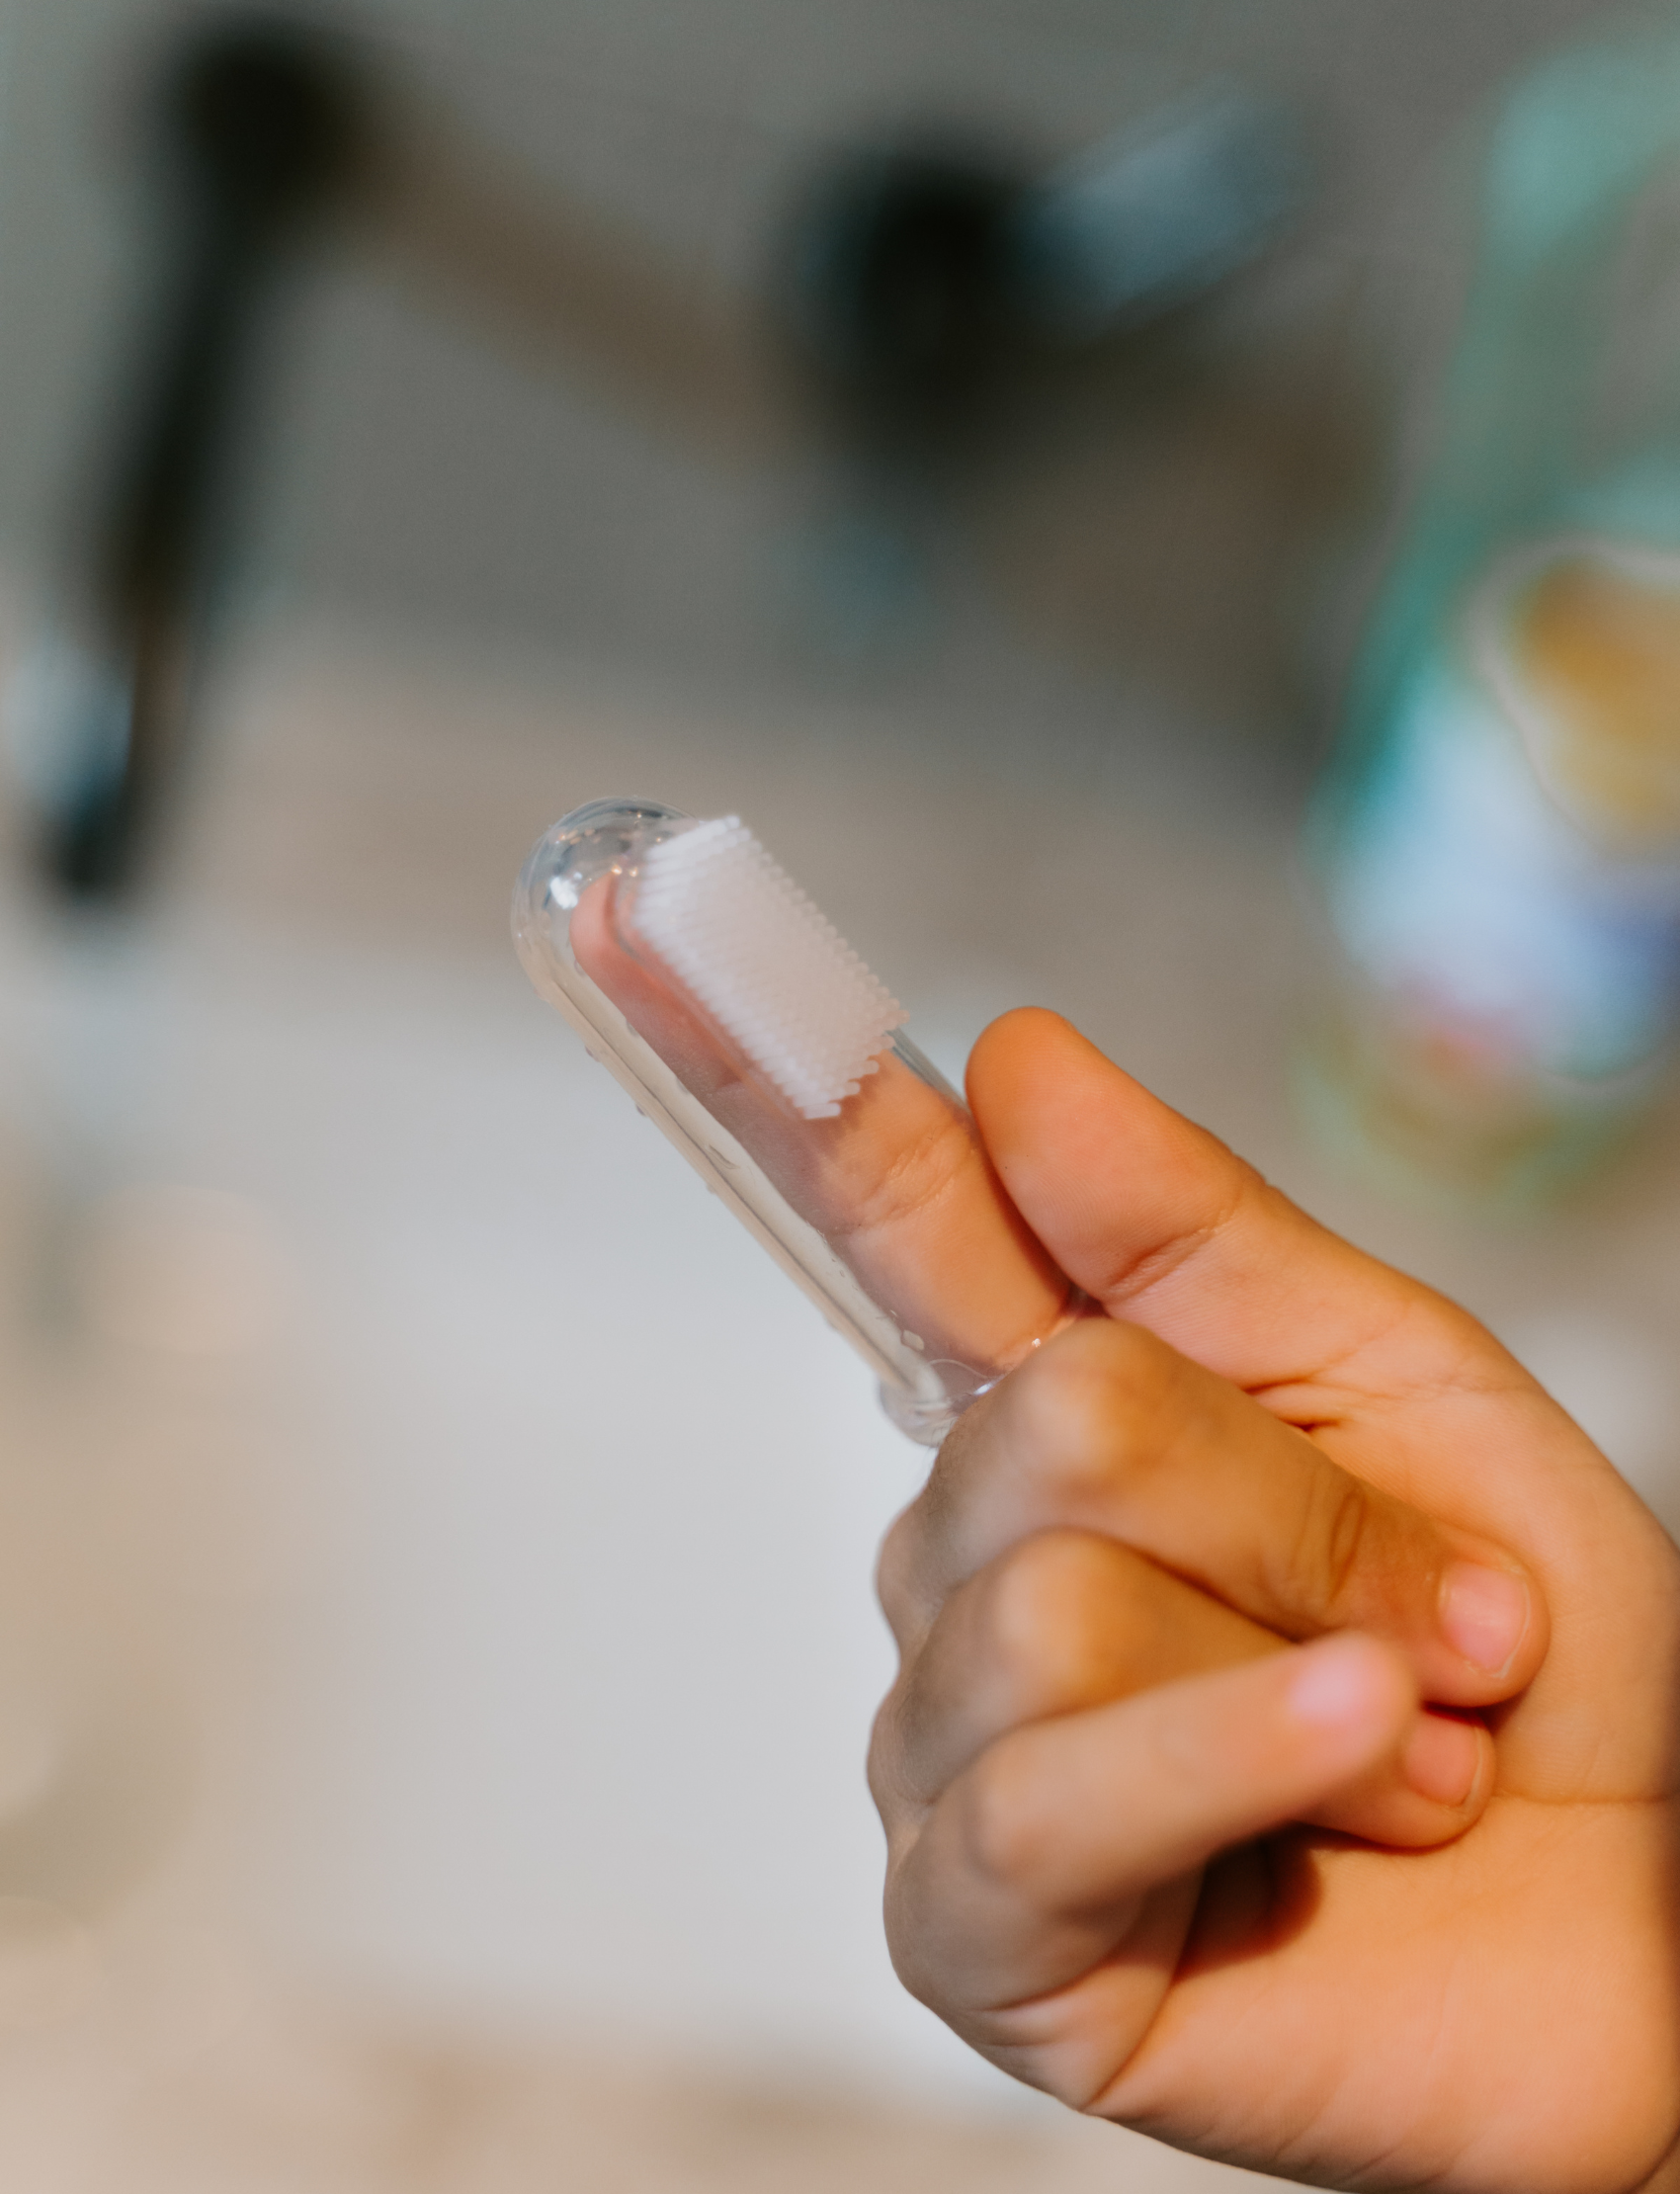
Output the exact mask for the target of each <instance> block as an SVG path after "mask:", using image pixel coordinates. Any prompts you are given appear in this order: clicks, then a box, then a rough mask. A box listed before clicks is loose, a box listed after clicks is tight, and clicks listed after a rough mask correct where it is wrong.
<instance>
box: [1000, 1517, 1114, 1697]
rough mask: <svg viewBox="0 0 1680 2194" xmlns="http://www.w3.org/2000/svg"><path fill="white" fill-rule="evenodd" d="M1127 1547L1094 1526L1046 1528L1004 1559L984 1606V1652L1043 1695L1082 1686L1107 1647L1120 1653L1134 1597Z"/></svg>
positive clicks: (1070, 1691)
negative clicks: (1118, 1641)
mask: <svg viewBox="0 0 1680 2194" xmlns="http://www.w3.org/2000/svg"><path fill="white" fill-rule="evenodd" d="M1124 1559H1125V1558H1124V1556H1123V1554H1122V1551H1121V1550H1120V1549H1119V1548H1117V1547H1115V1546H1113V1545H1112V1544H1111V1543H1110V1542H1108V1541H1106V1540H1102V1539H1098V1538H1096V1537H1095V1536H1093V1535H1092V1534H1090V1533H1088V1532H1080V1531H1069V1530H1066V1529H1060V1530H1054V1531H1046V1532H1040V1533H1038V1534H1037V1535H1036V1536H1035V1537H1033V1538H1031V1539H1026V1540H1023V1541H1022V1542H1021V1544H1020V1545H1019V1546H1018V1547H1016V1548H1014V1549H1013V1550H1012V1551H1011V1552H1010V1554H1009V1555H1007V1556H1006V1557H1005V1558H1004V1559H1003V1560H1001V1561H998V1562H997V1563H996V1564H995V1565H994V1568H993V1571H992V1573H991V1575H990V1577H989V1578H988V1580H987V1588H986V1594H985V1600H984V1605H983V1607H982V1609H981V1611H980V1627H981V1632H982V1642H983V1643H982V1653H983V1656H984V1657H985V1658H986V1659H988V1660H990V1661H991V1662H992V1663H993V1664H994V1665H996V1666H1000V1667H1003V1668H1005V1669H1008V1670H1009V1671H1011V1672H1012V1673H1013V1674H1014V1675H1015V1676H1016V1678H1017V1680H1018V1682H1025V1683H1026V1684H1027V1685H1028V1686H1029V1687H1030V1689H1031V1691H1032V1693H1033V1695H1034V1697H1035V1698H1037V1699H1041V1700H1043V1699H1052V1700H1053V1699H1055V1698H1060V1697H1064V1696H1068V1695H1070V1694H1074V1693H1078V1692H1080V1691H1081V1690H1082V1689H1083V1687H1084V1681H1085V1678H1086V1676H1087V1674H1088V1672H1089V1669H1090V1667H1091V1664H1092V1661H1093V1658H1094V1657H1095V1655H1096V1653H1097V1650H1098V1647H1099V1645H1107V1646H1108V1652H1107V1654H1106V1655H1105V1658H1112V1655H1113V1649H1114V1635H1115V1633H1116V1632H1118V1631H1119V1630H1121V1629H1122V1628H1123V1627H1124V1626H1125V1624H1126V1619H1127V1616H1128V1613H1129V1608H1130V1603H1129V1601H1128V1599H1127V1596H1126V1594H1125V1593H1124V1591H1117V1582H1118V1581H1119V1580H1117V1576H1116V1571H1117V1568H1118V1567H1119V1566H1120V1565H1121V1564H1122V1562H1123V1561H1124Z"/></svg>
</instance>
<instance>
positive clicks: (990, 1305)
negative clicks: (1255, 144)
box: [570, 878, 1073, 1374]
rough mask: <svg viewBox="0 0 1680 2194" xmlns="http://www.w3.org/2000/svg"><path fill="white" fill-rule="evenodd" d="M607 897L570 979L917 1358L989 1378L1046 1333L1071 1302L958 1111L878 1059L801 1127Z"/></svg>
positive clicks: (581, 924)
mask: <svg viewBox="0 0 1680 2194" xmlns="http://www.w3.org/2000/svg"><path fill="white" fill-rule="evenodd" d="M613 888H614V880H613V879H612V878H603V879H602V880H601V881H600V882H599V883H597V884H595V885H592V886H590V887H589V889H588V890H586V891H585V892H584V893H583V895H582V897H581V899H580V900H579V902H578V905H577V908H576V910H575V912H574V913H573V915H572V919H571V930H570V938H571V946H572V950H573V952H574V954H575V955H576V958H577V961H578V965H579V966H580V967H581V968H582V969H583V971H584V972H585V974H587V975H588V976H589V977H590V979H591V980H592V981H593V982H594V983H595V984H596V985H597V986H598V987H599V988H600V989H601V990H603V991H604V992H605V993H606V994H607V996H608V997H609V998H611V999H612V1001H613V1002H614V1004H615V1005H617V1006H618V1008H619V1010H620V1011H621V1012H622V1013H623V1014H624V1016H625V1018H626V1019H627V1020H628V1021H629V1022H630V1026H631V1027H632V1028H633V1029H634V1030H635V1031H636V1033H637V1034H638V1035H639V1036H641V1037H642V1038H644V1039H645V1040H646V1042H647V1043H649V1044H650V1045H651V1046H652V1047H653V1049H654V1050H655V1051H656V1052H657V1053H658V1054H659V1055H660V1056H661V1058H663V1059H664V1060H665V1062H666V1064H667V1065H669V1066H670V1067H672V1068H673V1070H674V1071H675V1072H676V1073H677V1074H678V1075H679V1076H680V1078H681V1079H682V1081H683V1082H684V1084H685V1085H686V1086H687V1088H688V1089H689V1090H691V1091H692V1092H693V1094H694V1095H695V1096H696V1097H698V1098H699V1099H700V1101H701V1103H702V1104H703V1105H704V1106H705V1107H706V1109H707V1110H708V1111H709V1112H710V1113H711V1114H712V1116H713V1118H714V1120H716V1121H717V1122H718V1123H719V1125H720V1126H722V1127H724V1128H726V1129H727V1130H728V1131H729V1133H730V1134H731V1135H732V1136H734V1138H735V1139H736V1140H737V1141H739V1142H740V1143H741V1144H742V1145H743V1146H744V1148H746V1149H747V1150H748V1151H749V1152H750V1153H751V1155H752V1156H753V1157H754V1158H755V1159H756V1160H757V1162H758V1163H759V1165H761V1166H762V1167H763V1169H764V1171H765V1172H766V1173H767V1174H768V1175H769V1177H770V1179H771V1181H772V1182H773V1183H774V1185H775V1186H776V1187H777V1188H778V1189H779V1190H780V1191H781V1193H782V1194H783V1195H784V1196H785V1197H786V1198H787V1200H788V1202H789V1204H790V1205H791V1206H792V1207H793V1209H794V1210H795V1211H796V1212H797V1213H798V1216H799V1217H800V1218H801V1219H803V1220H805V1221H807V1222H808V1224H811V1225H812V1226H814V1227H815V1228H816V1230H817V1231H818V1233H820V1234H821V1235H822V1236H823V1237H824V1239H825V1240H826V1241H827V1242H828V1243H829V1245H830V1247H831V1248H832V1249H833V1250H834V1251H835V1253H836V1254H837V1255H838V1256H839V1257H840V1258H841V1259H842V1261H843V1262H844V1263H845V1264H846V1265H847V1266H849V1267H850V1269H851V1270H852V1271H853V1272H854V1273H855V1274H856V1275H857V1277H858V1278H859V1280H860V1281H862V1283H863V1285H864V1287H865V1289H866V1290H867V1291H868V1293H869V1294H870V1296H871V1297H872V1299H873V1300H874V1301H875V1302H876V1303H878V1304H880V1305H881V1307H882V1308H884V1309H887V1310H890V1311H891V1312H892V1314H893V1315H894V1316H895V1317H896V1318H897V1319H898V1321H899V1323H900V1324H901V1325H902V1326H904V1327H906V1328H908V1330H910V1331H911V1332H913V1333H915V1334H916V1335H917V1336H918V1338H919V1340H920V1342H921V1343H922V1344H923V1346H924V1347H925V1349H926V1352H927V1354H928V1356H929V1357H930V1358H933V1359H936V1360H937V1359H941V1358H947V1359H954V1360H955V1361H957V1362H959V1363H962V1364H966V1365H969V1366H970V1367H974V1368H984V1369H985V1370H986V1371H987V1373H988V1374H995V1372H996V1371H998V1370H999V1369H1002V1368H1007V1367H1008V1366H1010V1365H1012V1364H1014V1363H1016V1362H1018V1361H1019V1360H1020V1359H1021V1358H1022V1357H1023V1356H1025V1355H1026V1354H1027V1353H1028V1352H1029V1351H1030V1350H1031V1349H1032V1348H1033V1346H1034V1344H1035V1343H1036V1342H1038V1341H1039V1340H1041V1339H1043V1338H1044V1337H1045V1336H1046V1335H1047V1334H1048V1333H1050V1332H1051V1331H1052V1330H1054V1328H1055V1327H1056V1325H1057V1324H1058V1323H1059V1322H1060V1321H1061V1319H1062V1318H1063V1315H1064V1313H1065V1312H1066V1310H1067V1308H1068V1304H1069V1300H1070V1298H1071V1297H1072V1294H1073V1291H1072V1289H1071V1288H1070V1286H1069V1284H1068V1281H1067V1279H1066V1277H1065V1275H1064V1274H1063V1273H1062V1272H1061V1271H1060V1270H1059V1268H1058V1267H1057V1266H1056V1264H1055V1261H1054V1259H1053V1258H1052V1257H1051V1256H1050V1253H1049V1252H1048V1251H1047V1250H1046V1249H1045V1248H1044V1247H1043V1245H1042V1244H1041V1243H1040V1242H1039V1240H1038V1239H1037V1237H1036V1236H1035V1235H1034V1234H1033V1232H1032V1231H1031V1229H1030V1228H1029V1227H1028V1226H1027V1224H1026V1223H1025V1222H1024V1221H1023V1219H1022V1218H1021V1216H1020V1214H1019V1213H1018V1212H1017V1211H1016V1209H1015V1207H1014V1205H1013V1204H1012V1203H1011V1202H1010V1200H1009V1197H1008V1195H1007V1194H1006V1193H1005V1191H1004V1189H1003V1187H1002V1185H1001V1183H1000V1182H999V1180H998V1177H997V1174H996V1171H995V1170H994V1168H993V1166H992V1164H991V1161H990V1159H989V1158H988V1156H987V1154H986V1151H985V1148H984V1145H983V1143H982V1141H981V1139H980V1138H979V1135H978V1134H977V1132H976V1130H975V1127H974V1123H973V1120H972V1118H971V1117H970V1116H969V1114H968V1113H967V1112H966V1110H965V1108H964V1107H963V1105H962V1103H961V1102H960V1101H959V1100H958V1099H956V1097H955V1096H954V1095H953V1094H952V1093H951V1092H949V1091H948V1090H945V1089H943V1088H936V1087H934V1086H933V1085H932V1084H931V1083H929V1082H928V1081H925V1080H923V1079H922V1078H921V1077H920V1076H919V1075H918V1074H917V1073H916V1072H915V1071H914V1070H913V1069H912V1068H911V1067H910V1066H909V1065H907V1064H906V1063H905V1062H904V1060H903V1059H901V1058H899V1057H898V1056H896V1055H894V1054H893V1053H891V1052H890V1051H888V1052H886V1053H885V1054H883V1055H882V1057H881V1059H880V1061H879V1067H878V1070H877V1071H875V1072H873V1073H871V1074H869V1075H867V1076H866V1077H865V1078H864V1080H863V1081H862V1082H861V1084H860V1086H859V1087H858V1089H857V1091H856V1094H855V1095H853V1096H851V1097H848V1098H847V1099H846V1101H845V1103H844V1104H843V1105H842V1106H841V1107H840V1110H839V1113H838V1116H837V1117H835V1118H833V1119H828V1120H809V1119H803V1118H800V1117H799V1116H798V1115H797V1114H796V1113H794V1112H793V1111H792V1110H791V1109H789V1108H786V1107H784V1106H783V1105H781V1104H780V1103H778V1102H777V1100H776V1098H775V1097H774V1096H773V1095H772V1094H771V1093H770V1092H769V1091H768V1090H767V1089H766V1088H764V1087H763V1086H762V1085H761V1084H760V1083H759V1081H758V1080H757V1079H756V1078H755V1077H754V1075H753V1074H752V1073H751V1071H750V1070H749V1069H748V1067H747V1066H746V1063H745V1062H744V1060H742V1059H740V1058H739V1057H737V1056H736V1055H735V1054H734V1053H733V1051H732V1050H731V1048H730V1047H729V1045H728V1043H727V1042H726V1041H725V1039H724V1038H723V1037H722V1036H721V1035H720V1034H719V1033H718V1032H717V1031H716V1030H714V1028H713V1027H712V1026H711V1024H710V1023H709V1022H708V1021H707V1020H706V1019H704V1018H703V1017H702V1016H701V1015H700V1014H699V1013H698V1012H697V1011H696V1010H695V1009H694V1008H693V1007H691V1006H690V1005H689V1004H688V1003H687V1002H686V1000H685V999H684V997H683V996H682V995H681V994H680V993H679V992H678V991H677V989H676V988H675V987H674V986H673V984H672V982H671V980H670V979H669V978H668V977H667V976H666V974H665V973H664V971H663V970H662V969H661V968H659V967H658V966H656V965H653V964H650V963H649V962H648V961H645V960H642V959H640V958H638V957H637V956H636V954H635V953H634V952H632V951H631V950H630V948H629V947H628V946H627V944H626V943H625V941H624V939H623V938H622V937H621V936H620V934H619V931H618V928H617V926H616V924H615V922H614V921H613V919H612V896H611V894H612V890H613Z"/></svg>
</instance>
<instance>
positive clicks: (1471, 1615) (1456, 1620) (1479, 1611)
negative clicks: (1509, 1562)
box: [1441, 1561, 1529, 1676]
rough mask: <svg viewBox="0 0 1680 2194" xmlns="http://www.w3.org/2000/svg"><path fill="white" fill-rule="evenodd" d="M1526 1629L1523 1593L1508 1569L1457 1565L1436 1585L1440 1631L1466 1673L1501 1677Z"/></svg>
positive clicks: (1522, 1583)
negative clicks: (1470, 1670) (1476, 1671)
mask: <svg viewBox="0 0 1680 2194" xmlns="http://www.w3.org/2000/svg"><path fill="white" fill-rule="evenodd" d="M1528 1627H1529V1588H1528V1585H1527V1584H1526V1583H1525V1581H1524V1580H1523V1579H1522V1578H1521V1577H1518V1576H1513V1575H1512V1573H1511V1571H1510V1570H1509V1569H1483V1568H1481V1567H1479V1566H1478V1565H1477V1564H1475V1563H1472V1562H1469V1561H1461V1562H1460V1563H1458V1564H1457V1566H1456V1567H1454V1568H1451V1569H1449V1570H1448V1571H1447V1574H1446V1575H1445V1577H1443V1578H1442V1580H1441V1628H1442V1630H1443V1631H1444V1632H1445V1633H1446V1636H1447V1638H1448V1639H1449V1640H1450V1641H1451V1643H1452V1644H1453V1645H1455V1646H1457V1648H1458V1650H1459V1651H1460V1652H1461V1653H1463V1655H1464V1656H1465V1658H1466V1660H1468V1661H1469V1662H1470V1666H1471V1667H1472V1668H1477V1669H1479V1670H1480V1671H1481V1673H1482V1674H1483V1675H1484V1676H1502V1675H1503V1674H1504V1673H1505V1671H1506V1669H1507V1668H1509V1667H1510V1665H1511V1663H1512V1661H1513V1660H1514V1659H1515V1658H1516V1653H1517V1647H1518V1646H1519V1645H1521V1644H1522V1642H1523V1638H1524V1636H1525V1634H1526V1633H1527V1631H1528Z"/></svg>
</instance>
